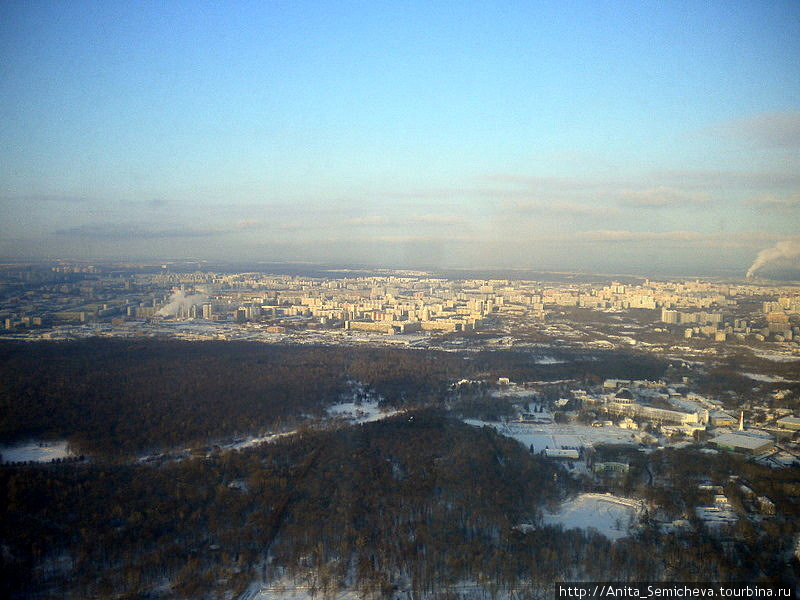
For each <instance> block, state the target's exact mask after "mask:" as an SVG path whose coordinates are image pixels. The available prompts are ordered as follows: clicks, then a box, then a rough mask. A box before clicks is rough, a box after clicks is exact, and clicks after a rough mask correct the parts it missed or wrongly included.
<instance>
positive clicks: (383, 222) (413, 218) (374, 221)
mask: <svg viewBox="0 0 800 600" xmlns="http://www.w3.org/2000/svg"><path fill="white" fill-rule="evenodd" d="M462 223H464V218H463V217H460V216H457V215H443V214H422V215H413V214H412V215H408V216H407V217H403V216H399V217H398V216H395V217H387V216H385V215H367V216H364V217H353V218H352V219H346V220H344V221H342V225H346V226H351V227H403V226H409V225H421V226H424V225H438V226H448V225H460V224H462Z"/></svg>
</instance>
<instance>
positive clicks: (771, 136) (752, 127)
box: [710, 110, 800, 149]
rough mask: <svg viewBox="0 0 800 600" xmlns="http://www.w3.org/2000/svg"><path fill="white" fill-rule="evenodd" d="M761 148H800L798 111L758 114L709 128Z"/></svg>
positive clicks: (799, 115)
mask: <svg viewBox="0 0 800 600" xmlns="http://www.w3.org/2000/svg"><path fill="white" fill-rule="evenodd" d="M710 132H711V133H712V134H713V133H717V132H718V133H721V134H723V135H726V136H728V137H730V138H734V139H737V140H741V141H743V142H746V143H748V144H752V145H754V146H757V147H761V148H780V149H783V148H787V149H788V148H800V111H798V110H789V111H780V112H768V113H760V114H756V115H750V116H747V117H743V118H740V119H734V120H731V121H726V122H724V123H720V124H718V125H716V126H714V127H712V128H711V131H710Z"/></svg>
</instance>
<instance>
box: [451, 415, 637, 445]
mask: <svg viewBox="0 0 800 600" xmlns="http://www.w3.org/2000/svg"><path fill="white" fill-rule="evenodd" d="M544 416H546V415H544ZM465 422H466V423H467V424H469V425H473V426H475V427H483V426H484V425H488V426H489V427H494V428H495V429H496V430H497V431H498V433H501V434H503V435H505V436H508V437H511V438H514V439H515V440H517V441H518V442H520V443H521V444H523V445H524V446H525V447H526V448H530V447H531V446H533V451H534V452H537V453H539V452H542V451H543V450H545V449H546V448H575V449H578V448H589V447H594V446H596V445H598V444H638V440H637V439H636V435H637V433H635V432H632V431H631V430H629V429H621V428H620V427H613V426H608V427H591V426H589V425H578V424H557V423H553V424H549V425H548V424H544V425H543V424H533V423H514V422H509V423H497V422H487V421H480V420H477V419H465Z"/></svg>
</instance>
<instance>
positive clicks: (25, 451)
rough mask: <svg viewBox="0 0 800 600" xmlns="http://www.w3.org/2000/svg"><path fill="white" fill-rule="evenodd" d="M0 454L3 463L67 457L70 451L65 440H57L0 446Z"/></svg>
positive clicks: (43, 460)
mask: <svg viewBox="0 0 800 600" xmlns="http://www.w3.org/2000/svg"><path fill="white" fill-rule="evenodd" d="M0 454H2V455H3V462H4V463H14V462H39V463H43V462H50V461H51V460H55V459H57V458H68V457H70V456H72V453H71V452H70V451H69V450H68V449H67V442H66V441H59V442H25V443H24V444H17V445H15V446H0Z"/></svg>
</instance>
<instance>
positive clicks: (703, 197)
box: [620, 186, 712, 208]
mask: <svg viewBox="0 0 800 600" xmlns="http://www.w3.org/2000/svg"><path fill="white" fill-rule="evenodd" d="M621 196H622V199H621V200H620V204H621V205H622V206H626V207H630V208H675V207H687V206H688V207H692V206H695V207H705V206H707V205H708V204H710V203H711V201H712V199H711V196H710V195H709V194H707V193H705V192H686V191H683V190H678V189H675V188H670V187H663V186H662V187H657V188H651V189H646V190H625V191H623V192H622V193H621Z"/></svg>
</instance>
